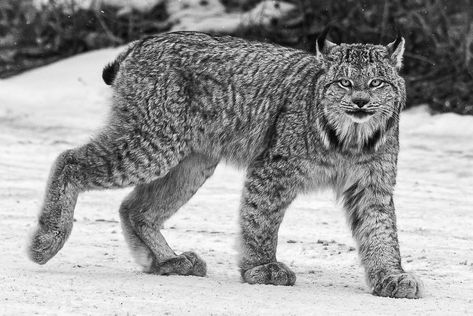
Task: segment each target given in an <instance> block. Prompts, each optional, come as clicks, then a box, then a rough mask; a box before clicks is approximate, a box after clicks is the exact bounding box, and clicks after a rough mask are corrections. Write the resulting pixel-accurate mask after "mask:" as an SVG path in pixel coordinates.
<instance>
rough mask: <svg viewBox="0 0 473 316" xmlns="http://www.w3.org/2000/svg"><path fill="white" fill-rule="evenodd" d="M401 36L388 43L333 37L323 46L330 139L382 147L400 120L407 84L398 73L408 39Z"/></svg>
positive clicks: (325, 126)
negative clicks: (351, 42)
mask: <svg viewBox="0 0 473 316" xmlns="http://www.w3.org/2000/svg"><path fill="white" fill-rule="evenodd" d="M396 42H398V41H396ZM396 42H394V43H392V44H390V45H388V46H381V45H362V44H355V45H349V44H341V45H335V44H332V43H328V44H327V45H326V47H325V48H324V50H323V51H322V52H321V51H318V52H317V54H318V57H319V58H321V59H323V62H324V65H325V71H326V72H325V74H324V75H323V76H322V77H321V82H320V83H321V84H320V85H319V86H320V87H321V88H320V89H321V90H320V91H319V97H320V100H321V102H320V105H321V109H320V113H319V114H318V118H319V124H320V127H321V128H322V130H323V133H325V135H324V136H325V141H326V143H327V145H329V146H330V145H332V146H333V145H334V143H336V144H335V145H336V146H337V147H342V148H343V149H349V148H352V149H353V148H354V149H358V150H362V149H364V148H365V147H366V146H367V144H368V143H369V144H370V146H371V145H373V146H374V147H376V146H377V145H379V141H380V140H382V138H383V134H384V133H385V132H386V131H387V130H388V129H389V128H390V127H391V126H392V125H393V124H394V123H396V122H397V120H398V116H399V112H400V110H401V108H402V106H403V104H404V100H403V97H402V96H403V95H404V90H405V87H404V81H403V79H402V78H401V77H400V76H399V74H398V71H399V68H400V67H401V62H402V52H403V50H404V47H403V45H404V42H403V40H399V42H398V43H396ZM327 46H329V47H327Z"/></svg>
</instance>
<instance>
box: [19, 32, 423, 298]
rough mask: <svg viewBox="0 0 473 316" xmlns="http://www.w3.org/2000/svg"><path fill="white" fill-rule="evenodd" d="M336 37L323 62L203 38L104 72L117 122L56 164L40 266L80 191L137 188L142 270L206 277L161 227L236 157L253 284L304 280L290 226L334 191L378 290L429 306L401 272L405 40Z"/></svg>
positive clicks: (127, 230) (128, 224) (36, 237)
mask: <svg viewBox="0 0 473 316" xmlns="http://www.w3.org/2000/svg"><path fill="white" fill-rule="evenodd" d="M325 37H326V32H323V34H322V35H321V36H320V37H319V39H317V41H316V43H314V46H315V48H316V49H315V53H313V54H311V53H307V52H304V51H300V50H295V49H290V48H284V47H280V46H276V45H272V44H266V43H259V42H251V41H247V40H243V39H238V38H233V37H229V36H212V35H208V34H203V33H196V32H177V33H167V34H160V35H156V36H150V37H147V38H144V39H142V40H138V41H135V42H132V43H131V44H130V45H129V46H128V48H127V49H126V50H125V51H124V52H122V53H121V54H120V55H119V56H118V57H117V59H116V60H115V61H113V62H112V63H111V64H109V65H108V66H106V67H105V69H104V71H103V79H104V81H105V82H106V83H107V84H109V85H111V86H112V88H113V106H112V109H111V111H110V116H109V119H108V123H107V124H106V126H105V127H103V129H102V130H101V131H100V132H99V133H98V134H97V136H95V137H94V138H93V139H92V140H91V141H90V142H89V143H87V144H84V145H82V146H80V147H77V148H74V149H70V150H66V151H65V152H63V153H61V154H60V155H59V156H58V158H57V159H56V162H55V163H54V165H53V167H52V170H51V174H50V178H49V182H48V184H47V189H46V194H45V198H44V203H43V206H42V209H41V212H40V214H39V220H38V225H37V227H36V229H35V231H34V233H33V235H32V237H31V243H30V245H29V248H28V252H29V256H30V258H31V259H32V260H33V261H34V262H37V263H39V264H44V263H46V262H47V261H48V260H49V259H51V258H52V257H53V256H54V255H55V254H56V253H57V252H58V251H59V250H60V249H61V248H62V246H63V245H64V243H65V241H66V240H67V238H68V237H69V235H70V233H71V230H72V225H73V215H74V207H75V204H76V201H77V197H78V195H79V193H81V192H84V191H87V190H95V189H112V188H121V187H127V186H134V190H133V191H132V192H131V193H130V194H129V196H128V197H127V198H126V199H125V200H124V201H123V203H122V204H121V207H120V217H121V223H122V227H123V231H124V234H125V237H126V240H127V242H128V244H129V246H130V249H131V253H132V254H133V256H134V258H135V259H136V261H137V262H138V264H140V265H141V266H142V267H143V269H144V271H146V272H149V273H154V274H161V275H168V274H180V275H197V276H204V275H205V274H206V270H207V267H206V263H205V262H204V261H203V260H202V259H201V258H200V257H199V256H198V255H197V254H195V253H194V252H190V251H189V252H184V253H181V254H176V253H175V252H174V251H173V250H172V249H171V248H170V247H169V246H168V244H167V242H166V240H165V239H164V237H163V235H162V234H161V232H160V227H161V225H162V223H163V222H164V221H165V220H167V219H168V218H169V217H170V216H172V215H173V214H174V213H175V212H176V211H177V210H179V208H180V207H181V206H182V205H184V204H185V203H186V202H187V201H188V200H189V199H190V198H191V197H192V196H193V194H194V193H195V192H196V191H197V190H198V189H199V187H200V186H201V185H202V184H203V183H204V182H205V180H206V179H207V178H209V177H210V176H211V175H212V173H213V172H214V170H215V167H216V166H217V164H218V163H219V162H220V161H222V160H226V161H229V162H232V163H235V164H238V165H240V166H245V167H246V180H245V185H244V189H243V196H242V199H241V206H240V226H241V255H240V261H239V268H240V271H241V277H242V279H243V281H244V282H248V283H251V284H253V283H261V284H274V285H293V284H294V283H295V281H296V276H295V274H294V273H293V272H292V271H291V270H290V269H289V268H288V267H287V266H286V265H285V264H284V263H282V262H279V261H278V260H277V258H276V246H277V241H278V229H279V226H280V224H281V222H282V220H283V217H284V213H285V210H286V209H287V208H288V207H289V205H290V204H291V202H292V201H293V200H294V198H295V197H296V196H297V195H298V193H300V192H303V191H310V190H315V189H317V188H320V187H330V188H332V189H333V190H334V191H335V192H336V194H337V196H338V198H339V199H340V200H341V201H342V203H343V205H344V208H345V210H346V214H347V217H348V220H349V224H350V225H349V226H350V228H351V230H352V233H353V237H354V238H355V240H356V242H357V245H358V250H359V255H360V259H361V263H362V265H363V267H364V269H365V271H366V279H367V282H368V285H369V287H370V290H371V291H372V293H373V294H375V295H379V296H389V297H399V298H419V297H421V296H422V292H423V285H422V282H421V281H420V280H419V279H418V278H417V277H416V276H414V275H413V274H411V273H409V272H405V271H404V269H403V268H402V266H401V256H400V252H399V243H398V237H397V229H396V216H395V211H394V202H393V190H394V186H395V183H396V169H397V166H396V165H397V156H398V152H399V141H398V134H399V114H400V111H401V108H402V107H403V105H404V104H405V98H406V93H405V85H404V80H403V79H402V78H401V77H400V75H399V69H400V67H401V64H402V56H403V51H404V39H403V38H398V39H397V40H396V41H394V42H392V43H391V44H388V45H386V46H383V45H371V44H339V45H337V44H334V43H331V42H329V41H327V40H326V39H325ZM196 216H198V215H197V214H196ZM314 216H316V215H315V214H314Z"/></svg>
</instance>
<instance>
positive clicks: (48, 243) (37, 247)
mask: <svg viewBox="0 0 473 316" xmlns="http://www.w3.org/2000/svg"><path fill="white" fill-rule="evenodd" d="M69 232H70V230H69ZM68 236H69V233H68V232H60V231H45V230H44V229H43V228H41V226H38V227H37V228H36V230H35V231H34V232H33V234H32V235H31V241H30V244H29V246H28V250H27V251H28V257H29V258H30V259H31V260H32V261H34V262H36V263H38V264H45V263H46V262H48V261H49V259H51V258H52V257H54V256H55V255H56V254H57V253H58V251H59V250H61V248H62V246H63V245H64V243H65V242H66V239H67V237H68Z"/></svg>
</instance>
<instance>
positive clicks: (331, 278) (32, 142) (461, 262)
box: [0, 49, 473, 315]
mask: <svg viewBox="0 0 473 316" xmlns="http://www.w3.org/2000/svg"><path fill="white" fill-rule="evenodd" d="M116 54H117V50H114V49H107V50H101V51H96V52H92V53H88V54H84V55H80V56H77V57H74V58H71V59H67V60H64V61H61V62H58V63H56V64H52V65H49V66H46V67H43V68H40V69H37V70H34V71H31V72H28V73H25V74H23V75H20V76H17V77H14V78H11V79H9V80H3V81H2V80H0V148H1V150H0V212H1V213H0V214H1V221H0V239H1V240H2V242H1V244H0V247H1V248H0V253H1V256H0V267H1V272H0V314H11V315H13V314H14V315H20V314H28V315H29V314H33V313H38V314H41V315H46V314H58V313H59V314H97V315H103V314H107V315H108V314H120V315H124V314H155V315H156V314H159V315H166V314H167V315H169V314H176V315H182V314H188V315H200V314H204V315H205V314H211V313H213V314H231V315H233V314H242V315H244V314H246V315H254V314H272V315H273V314H283V315H308V314H321V315H328V314H334V315H338V314H351V315H353V314H355V315H356V314H359V315H367V314H372V315H395V314H397V315H403V314H415V315H425V314H437V315H447V314H448V315H455V314H464V313H465V314H466V313H471V311H472V310H473V194H472V192H473V117H460V116H457V115H454V114H444V115H435V116H432V115H430V114H429V113H428V111H427V110H426V108H424V107H420V108H416V109H413V110H410V111H406V112H404V113H403V114H402V118H401V120H402V127H401V131H402V132H401V155H400V160H399V177H398V186H397V190H396V196H395V200H396V205H397V210H398V211H397V214H398V226H399V235H400V242H401V251H402V255H403V260H404V261H403V262H404V266H405V268H406V269H408V270H412V271H415V272H416V273H417V274H418V275H419V276H420V277H421V278H422V279H423V280H424V283H425V285H426V290H427V297H426V298H424V299H420V300H396V299H389V298H379V297H375V296H372V295H371V294H370V293H369V289H368V288H367V287H366V285H365V282H364V276H363V271H362V268H361V267H360V266H359V262H358V257H357V254H356V251H353V248H352V247H354V242H353V240H352V238H351V236H350V233H349V230H348V227H347V225H346V223H345V218H344V214H343V212H342V210H341V209H340V206H339V205H337V204H336V203H335V202H334V199H333V195H332V193H330V192H322V193H318V194H317V195H307V196H302V197H300V198H298V199H297V200H296V201H295V203H294V204H293V205H292V206H291V207H290V209H289V210H288V212H287V214H286V218H285V221H284V222H283V225H282V227H281V231H280V235H279V250H278V258H279V259H280V260H281V261H283V262H285V263H287V264H288V265H289V266H290V267H291V268H292V269H293V270H294V271H295V272H296V274H297V282H296V285H295V286H293V287H275V286H264V285H248V284H243V283H241V282H240V278H239V273H238V270H237V264H236V253H237V252H236V250H235V241H236V238H237V235H238V225H237V220H238V205H239V196H240V191H241V186H242V181H243V171H242V170H235V169H233V168H232V167H230V166H224V165H222V166H220V167H219V168H218V169H217V171H216V173H215V175H214V176H213V177H212V178H211V179H210V180H209V181H208V182H207V183H206V184H205V185H204V187H202V188H201V190H200V191H199V192H198V193H197V194H196V196H195V197H194V198H193V199H192V200H191V201H190V202H189V203H188V204H187V205H185V206H184V207H183V208H182V209H181V210H180V211H179V212H178V213H177V214H176V216H175V217H173V218H172V219H170V220H169V221H168V222H167V223H166V224H165V229H164V235H165V236H166V237H167V239H168V240H169V243H170V244H171V245H172V247H174V249H175V250H176V251H178V252H182V251H186V250H194V251H196V252H197V253H199V254H200V255H201V256H202V257H203V258H204V259H205V260H206V261H207V264H208V276H207V277H206V278H198V277H181V276H155V275H147V274H143V273H141V272H140V271H139V268H138V267H137V266H136V265H135V264H134V262H133V260H132V258H131V256H130V255H129V253H128V249H127V246H126V244H125V241H124V239H123V236H122V234H121V228H120V224H119V222H118V220H119V216H118V212H117V210H118V206H119V204H120V202H121V200H122V199H123V197H124V196H125V195H126V193H127V192H128V190H115V191H100V192H99V191H96V192H89V193H86V194H83V195H81V196H80V198H79V201H78V204H77V208H76V213H75V218H76V222H75V227H74V230H73V232H72V235H71V237H70V239H69V241H68V242H67V243H66V245H65V247H64V248H63V249H62V251H61V252H59V254H58V255H57V256H56V257H54V258H53V259H52V260H51V261H50V262H49V263H48V264H46V265H44V266H38V265H36V264H34V263H32V262H30V261H28V259H27V257H26V254H25V249H24V248H25V244H26V239H27V235H28V231H29V230H30V229H31V227H32V226H33V225H34V223H35V220H36V215H37V212H38V210H39V207H40V204H41V200H42V195H43V190H44V187H45V183H46V178H47V175H48V172H49V167H50V165H51V163H52V162H53V159H54V158H55V157H56V155H57V154H58V153H59V152H61V151H62V150H65V149H67V148H71V147H74V146H77V145H79V144H81V143H83V142H86V141H87V139H88V138H89V137H90V135H92V134H93V132H94V130H95V129H96V128H97V127H98V126H100V124H101V123H102V122H103V121H104V118H105V116H106V113H107V111H108V107H109V96H110V89H109V88H108V87H107V86H105V85H104V84H103V83H102V82H101V77H100V76H101V69H102V67H103V65H105V64H106V63H107V62H108V61H110V60H112V59H113V58H114V57H115V55H116Z"/></svg>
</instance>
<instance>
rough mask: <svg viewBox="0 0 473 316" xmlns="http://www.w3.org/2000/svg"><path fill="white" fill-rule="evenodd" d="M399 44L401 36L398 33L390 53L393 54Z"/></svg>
mask: <svg viewBox="0 0 473 316" xmlns="http://www.w3.org/2000/svg"><path fill="white" fill-rule="evenodd" d="M401 42H402V35H401V33H400V32H398V33H397V37H396V40H395V41H394V43H393V46H392V51H393V52H394V51H395V50H396V48H397V47H398V46H399V44H401Z"/></svg>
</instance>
